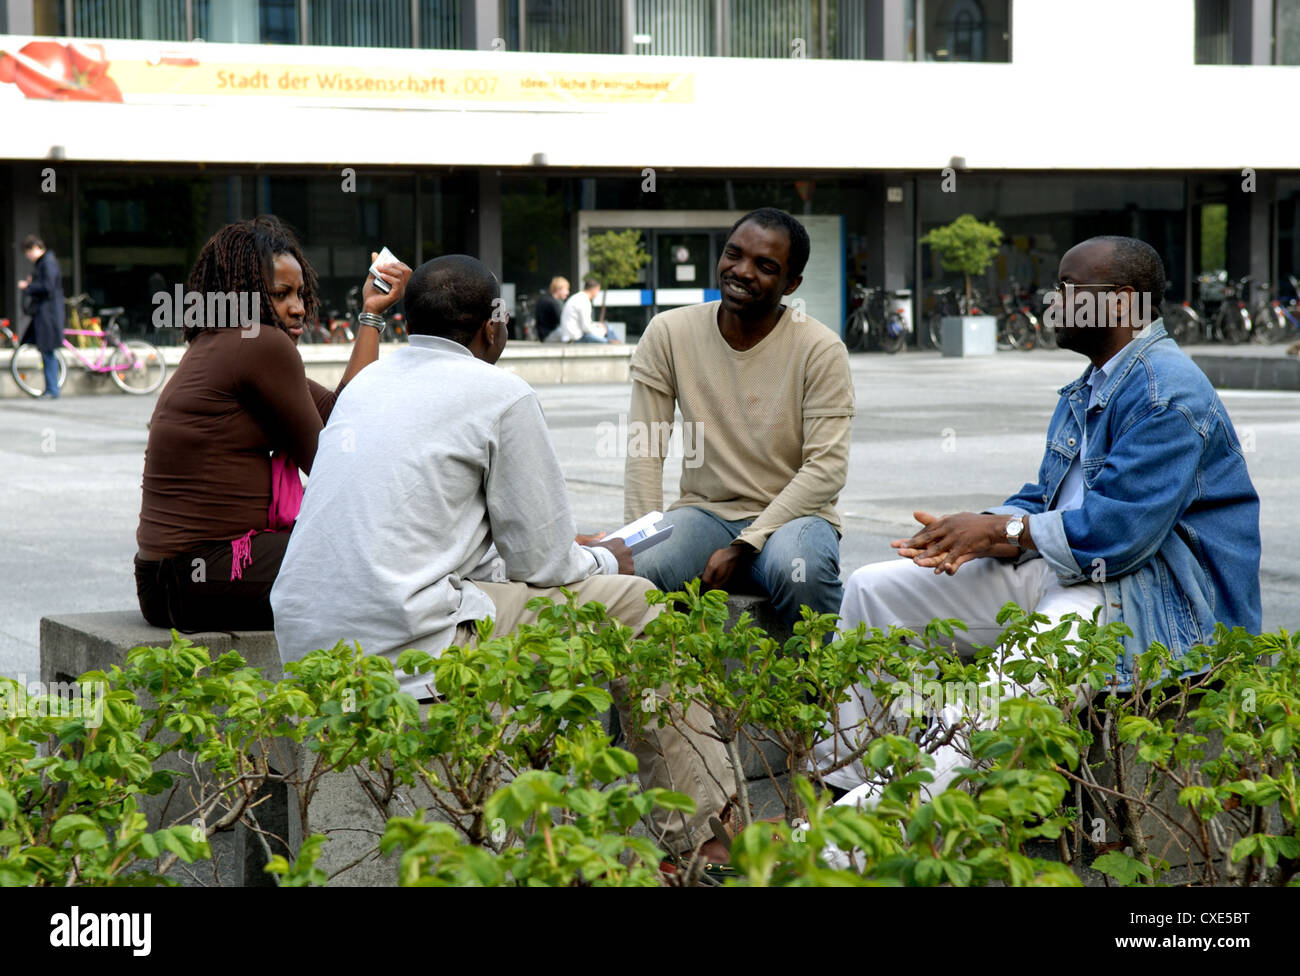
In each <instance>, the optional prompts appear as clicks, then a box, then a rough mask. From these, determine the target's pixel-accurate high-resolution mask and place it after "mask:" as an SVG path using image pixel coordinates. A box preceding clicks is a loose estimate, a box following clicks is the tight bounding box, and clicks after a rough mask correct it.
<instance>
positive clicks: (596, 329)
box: [546, 278, 610, 342]
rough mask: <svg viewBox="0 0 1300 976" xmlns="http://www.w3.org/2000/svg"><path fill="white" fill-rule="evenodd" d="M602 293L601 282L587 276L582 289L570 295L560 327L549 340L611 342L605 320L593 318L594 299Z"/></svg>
mask: <svg viewBox="0 0 1300 976" xmlns="http://www.w3.org/2000/svg"><path fill="white" fill-rule="evenodd" d="M599 293H600V282H599V281H597V280H596V279H595V278H587V279H585V280H584V281H583V282H582V291H580V292H578V293H577V294H576V295H570V296H569V300H568V301H567V302H565V303H564V310H563V311H562V312H561V313H560V327H559V328H558V329H556V330H555V331H554V332H552V333H551V334H550V335H549V336H548V337H547V339H546V341H547V342H609V340H610V337H609V331H608V330H607V329H606V328H605V323H604V322H596V321H593V319H592V307H591V302H592V299H594V298H595V297H596V295H597V294H599Z"/></svg>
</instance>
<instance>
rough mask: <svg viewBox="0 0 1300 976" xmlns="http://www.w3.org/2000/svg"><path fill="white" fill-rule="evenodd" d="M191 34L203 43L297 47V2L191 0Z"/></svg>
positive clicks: (287, 0) (273, 0)
mask: <svg viewBox="0 0 1300 976" xmlns="http://www.w3.org/2000/svg"><path fill="white" fill-rule="evenodd" d="M194 34H195V36H196V37H201V38H203V40H205V41H224V42H227V43H240V44H298V43H299V42H300V37H299V34H298V0H194Z"/></svg>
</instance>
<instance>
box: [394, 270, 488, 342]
mask: <svg viewBox="0 0 1300 976" xmlns="http://www.w3.org/2000/svg"><path fill="white" fill-rule="evenodd" d="M500 297H501V284H500V282H498V281H497V276H496V275H494V274H493V273H492V272H491V271H490V270H489V269H488V266H487V265H486V264H484V263H483V262H482V261H480V260H479V259H478V258H473V257H470V256H469V255H468V254H446V255H443V256H442V257H440V258H434V259H433V260H432V261H426V262H424V264H422V265H420V266H419V267H418V268H416V269H415V271H414V272H412V274H411V280H410V281H409V282H408V283H407V285H406V323H407V329H408V331H409V332H410V333H411V335H432V336H441V337H442V338H444V339H451V340H452V341H454V342H459V343H460V344H461V345H462V346H468V345H469V344H470V341H471V340H472V339H473V338H474V334H475V333H476V332H477V331H478V330H479V328H480V327H481V326H482V325H483V323H484V322H486V321H488V320H489V319H490V318H492V312H493V308H494V305H495V302H496V300H497V299H498V298H500Z"/></svg>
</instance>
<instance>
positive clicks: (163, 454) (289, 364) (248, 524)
mask: <svg viewBox="0 0 1300 976" xmlns="http://www.w3.org/2000/svg"><path fill="white" fill-rule="evenodd" d="M334 398H335V394H334V392H332V391H330V390H327V389H325V387H323V386H321V385H320V384H319V383H314V382H312V381H311V380H309V379H307V373H306V370H305V369H304V367H303V363H302V357H301V356H300V355H299V354H298V350H297V348H295V346H294V343H293V340H292V339H291V338H289V336H288V335H286V334H285V333H284V332H282V331H281V330H279V329H275V328H267V327H264V328H262V329H261V330H259V331H258V334H257V335H256V336H251V335H250V334H249V333H248V332H246V331H244V330H241V329H212V330H210V331H206V332H204V333H202V334H201V335H199V336H198V337H197V338H195V339H194V341H193V342H192V343H191V344H190V347H189V349H188V350H186V353H185V355H184V356H183V357H182V358H181V362H180V366H178V367H177V369H176V372H175V374H174V375H173V376H172V378H171V381H170V382H169V383H168V384H167V385H166V386H165V387H164V388H163V391H162V393H161V394H159V396H158V403H157V405H156V406H155V407H154V412H153V419H152V421H151V422H150V427H149V444H148V447H147V448H146V449H145V456H144V481H143V484H142V489H143V492H142V500H141V505H140V527H139V529H137V531H136V544H137V546H138V547H139V550H140V556H141V558H142V559H162V558H166V557H169V556H174V555H177V554H179V553H182V552H186V551H187V550H189V549H192V548H194V547H195V546H196V545H197V544H198V543H201V542H208V541H222V540H227V539H237V538H239V537H240V536H242V535H244V534H245V533H247V532H248V531H249V530H250V529H265V528H267V510H268V509H269V507H270V504H271V452H272V451H284V452H285V453H287V454H288V455H289V457H290V458H292V459H293V461H294V462H295V463H296V464H297V465H298V467H300V468H301V469H302V470H303V471H305V472H308V473H310V471H311V466H312V462H313V461H314V460H315V458H316V438H317V436H318V435H319V434H320V431H321V428H322V427H323V426H324V424H325V421H326V420H328V419H329V415H330V411H331V410H332V409H333V407H334Z"/></svg>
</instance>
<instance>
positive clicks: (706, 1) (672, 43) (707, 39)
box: [634, 0, 718, 57]
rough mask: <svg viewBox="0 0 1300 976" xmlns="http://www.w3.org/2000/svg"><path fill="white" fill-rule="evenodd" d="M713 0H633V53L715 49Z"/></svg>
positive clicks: (709, 51) (699, 54)
mask: <svg viewBox="0 0 1300 976" xmlns="http://www.w3.org/2000/svg"><path fill="white" fill-rule="evenodd" d="M715 7H716V3H715V0H636V36H635V38H634V42H635V46H634V50H635V51H636V53H637V54H675V55H689V56H693V57H710V56H712V55H714V54H716V53H717V51H718V47H717V33H716V30H715V27H716V24H717V18H716V15H715Z"/></svg>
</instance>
